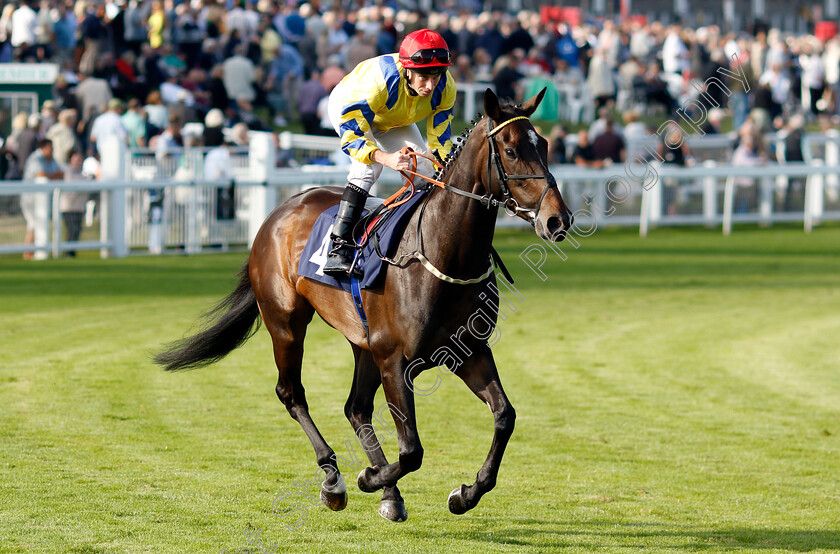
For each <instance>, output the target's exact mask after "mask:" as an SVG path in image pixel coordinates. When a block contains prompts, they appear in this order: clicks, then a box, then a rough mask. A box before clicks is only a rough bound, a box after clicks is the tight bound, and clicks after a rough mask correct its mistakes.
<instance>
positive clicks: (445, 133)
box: [438, 125, 452, 146]
mask: <svg viewBox="0 0 840 554" xmlns="http://www.w3.org/2000/svg"><path fill="white" fill-rule="evenodd" d="M450 137H452V126H451V125H447V126H446V129H444V130H443V132H442V133H441V134H440V137H438V140H439V141H440V144H441V146H443V145H445V144H446V142H447V141H448V140H449V139H450Z"/></svg>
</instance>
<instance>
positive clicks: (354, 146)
mask: <svg viewBox="0 0 840 554" xmlns="http://www.w3.org/2000/svg"><path fill="white" fill-rule="evenodd" d="M365 144H367V141H365V140H364V139H356V140H354V141H353V142H348V143H347V144H343V145H341V149H342V150H344V152H346V153H347V155H348V156H349V155H350V150H360V149H362V148H364V147H365Z"/></svg>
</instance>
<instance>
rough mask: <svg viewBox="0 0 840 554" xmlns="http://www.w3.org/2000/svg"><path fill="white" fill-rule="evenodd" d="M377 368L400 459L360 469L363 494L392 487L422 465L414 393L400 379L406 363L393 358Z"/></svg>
mask: <svg viewBox="0 0 840 554" xmlns="http://www.w3.org/2000/svg"><path fill="white" fill-rule="evenodd" d="M377 365H379V367H380V368H381V369H382V371H381V375H382V389H383V390H384V391H385V400H387V401H388V404H389V407H390V410H391V416H392V417H393V419H394V424H395V426H396V429H397V440H398V442H399V447H400V456H399V461H398V462H394V463H391V464H387V465H384V466H373V467H368V468H365V469H363V470H362V472H361V473H359V479H358V483H359V488H360V489H361V490H362V491H364V492H374V491H377V490H379V489H381V488H383V487H392V486H394V485H396V484H397V481H399V480H400V479H401V478H402V477H403V475H406V474H407V473H410V472H412V471H417V470H418V469H420V464H422V463H423V446H422V445H421V444H420V436H419V435H418V433H417V419H416V415H415V413H414V393H413V391H412V390H411V388H410V387H409V385H408V382H407V380H406V378H405V375H404V373H405V371H406V370H407V369H406V367H407V366H408V362H407V361H406V360H405V358H403V357H402V355H400V354H394V355H393V356H391V357H390V358H388V359H386V360H384V361H383V362H382V363H378V364H377Z"/></svg>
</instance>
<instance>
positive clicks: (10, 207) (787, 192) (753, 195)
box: [0, 135, 840, 257]
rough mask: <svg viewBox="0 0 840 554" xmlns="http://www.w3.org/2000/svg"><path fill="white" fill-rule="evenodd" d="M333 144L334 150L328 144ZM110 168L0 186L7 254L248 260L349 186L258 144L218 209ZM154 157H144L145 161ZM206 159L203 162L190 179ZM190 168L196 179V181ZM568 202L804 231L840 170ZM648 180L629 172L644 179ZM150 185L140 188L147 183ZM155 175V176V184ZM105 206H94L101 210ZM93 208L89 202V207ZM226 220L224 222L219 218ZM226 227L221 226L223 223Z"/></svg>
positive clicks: (716, 173) (579, 188)
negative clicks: (305, 201) (82, 206)
mask: <svg viewBox="0 0 840 554" xmlns="http://www.w3.org/2000/svg"><path fill="white" fill-rule="evenodd" d="M296 137H297V136H294V135H293V136H287V137H286V139H285V142H284V139H283V138H282V137H281V140H280V146H281V148H283V149H286V150H293V149H295V148H300V149H308V150H309V151H310V152H313V151H317V150H319V149H321V151H322V152H327V151H328V147H329V146H330V144H337V139H332V138H331V137H308V138H306V139H298V138H296ZM811 140H812V141H813V143H816V144H822V145H823V147H824V149H825V153H826V154H827V157H829V159H831V158H830V156H829V155H828V154H831V146H830V145H832V144H834V145H835V146H836V144H837V138H836V137H832V136H828V137H812V139H811ZM329 141H336V142H329ZM115 148H116V149H115V150H114V152H109V153H108V154H106V155H104V156H103V176H104V180H102V181H78V182H63V181H50V182H49V183H46V184H37V183H25V182H21V181H5V182H0V254H3V253H5V254H9V253H21V252H39V253H40V256H41V257H45V256H46V255H49V254H51V255H53V256H59V255H61V253H62V252H64V251H67V250H101V251H102V255H103V256H108V255H111V256H125V255H128V254H134V253H146V252H152V253H155V252H158V251H159V252H167V251H173V250H177V251H183V252H187V253H193V252H200V251H205V250H219V249H221V250H225V249H232V248H242V249H244V248H247V246H248V245H249V244H250V243H251V241H252V240H253V237H254V236H255V234H256V232H257V230H258V229H259V227H260V226H261V224H262V222H263V221H264V219H265V218H266V216H267V215H268V214H269V213H270V212H271V210H272V209H273V208H274V207H275V206H276V205H277V204H278V203H280V202H281V201H283V200H285V199H286V198H288V197H290V196H291V195H292V194H295V193H297V192H299V191H301V190H304V189H306V188H309V187H314V186H323V185H339V186H343V185H344V183H345V182H346V176H347V173H346V172H347V170H346V168H345V167H337V166H327V165H306V166H302V167H294V168H280V169H278V168H276V167H275V161H276V159H277V155H276V154H277V153H276V151H275V150H274V149H273V147H272V143H270V142H269V141H267V140H255V141H253V142H252V145H251V147H250V148H249V150H248V151H247V153H245V152H240V153H239V154H240V155H239V156H238V160H239V161H237V162H234V163H235V166H236V167H235V174H236V176H237V177H236V178H235V179H234V180H233V185H234V187H233V197H232V200H233V203H232V204H225V206H224V208H225V209H222V204H223V203H224V202H223V200H224V199H223V198H220V194H221V195H225V194H227V193H229V192H230V191H231V189H230V187H231V184H232V183H231V182H230V181H226V182H208V181H205V180H203V179H201V178H200V177H199V174H200V172H198V171H197V170H194V171H190V173H189V174H188V175H187V174H184V175H186V177H184V178H183V179H182V180H175V173H176V172H177V170H175V171H173V172H172V174H171V176H169V177H165V176H164V175H166V174H167V172H168V170H169V169H172V168H167V167H163V169H161V168H158V167H157V166H155V167H154V168H153V169H151V170H150V169H145V170H138V168H143V167H152V166H151V165H149V164H147V165H143V164H138V163H136V161H137V160H139V159H144V156H145V155H141V156H137V155H135V154H136V153H131V154H129V153H126V152H125V149H120V148H117V147H116V146H115ZM145 157H148V156H145ZM202 160H203V157H201V156H198V157H196V158H195V159H194V160H193V162H194V165H195V168H198V167H199V165H200V164H201V163H202ZM195 168H194V169H195ZM550 169H551V171H552V173H553V174H554V175H555V177H556V178H557V181H558V185H559V186H560V188H561V191H562V193H563V197H564V199H565V200H566V202H567V204H568V205H569V206H570V208H571V209H572V210H574V211H578V210H587V211H588V212H589V213H591V217H593V218H594V219H595V220H596V221H597V223H598V225H599V226H601V225H630V226H638V227H639V230H640V233H641V234H642V235H646V234H647V233H648V232H649V230H650V228H652V227H655V226H669V225H707V226H717V225H721V227H722V229H723V232H724V233H730V232H731V231H732V226H733V224H735V223H758V224H762V225H770V224H772V223H774V222H782V221H801V222H802V224H803V227H804V229H805V230H806V231H810V230H811V229H812V228H813V226H814V225H816V224H819V222H821V221H825V220H834V219H840V199H838V196H840V185H838V180H837V175H838V173H840V164H838V162H837V161H836V158H835V161H834V162H833V163H832V162H829V163H825V162H823V161H822V160H818V159H815V160H812V161H811V162H810V163H799V164H794V163H791V164H781V165H780V164H768V165H764V166H760V167H749V168H745V167H733V166H731V165H727V164H718V163H716V162H714V161H711V160H709V161H706V162H704V163H702V164H700V165H697V166H694V167H678V166H663V165H657V166H651V169H650V171H651V173H649V175H655V179H648V180H647V181H646V182H645V185H646V187H642V186H641V184H640V183H639V180H638V179H633V178H630V177H629V176H628V171H626V170H625V167H624V166H621V165H614V166H612V167H609V168H604V169H592V168H582V167H577V166H574V165H555V166H552V167H551V168H550ZM643 169H644V168H642V167H641V166H639V165H634V166H633V167H631V170H632V173H634V174H635V175H638V176H641V175H642V174H643V173H644V170H643ZM143 171H146V173H145V179H146V180H139V181H138V180H137V179H138V178H140V177H138V176H140V175H144V174H143ZM152 172H154V175H155V176H156V177H155V176H150V175H151V174H152ZM398 185H399V179H398V176H397V174H396V173H394V172H392V171H390V170H386V171H385V172H383V175H382V177H381V178H380V182H379V183H378V184H377V186H378V187H379V191H378V193H379V195H380V196H387V195H388V193H389V191H390V190H393V189H394V188H396V187H397V186H398ZM67 192H87V193H91V195H92V196H91V198H92V199H96V209H95V210H90V209H88V213H87V214H86V215H87V217H86V223H87V225H86V227H85V230H84V232H83V234H82V237H81V240H79V241H74V242H69V241H67V240H66V239H65V237H64V233H63V225H62V224H61V210H60V204H61V195H62V194H64V193H67ZM158 192H162V198H163V201H162V203H161V204H160V208H161V210H160V213H159V215H160V222H159V223H156V222H155V218H153V217H150V216H151V215H152V213H151V212H152V207H153V206H152V200H153V198H155V197H156V196H155V195H157V193H158ZM25 193H37V201H36V208H37V210H36V211H37V212H38V217H37V218H36V219H37V221H36V223H35V225H36V229H35V231H36V232H35V243H34V244H25V241H24V236H25V234H26V233H25V226H24V221H23V217H22V214H21V211H20V207H19V206H20V195H21V194H25ZM97 196H98V198H97ZM92 205H93V201H91V202H88V207H89V208H90V206H92ZM222 212H226V213H222ZM220 216H221V217H220ZM517 224H523V222H522V221H521V220H520V219H518V218H507V217H506V216H504V215H500V225H517Z"/></svg>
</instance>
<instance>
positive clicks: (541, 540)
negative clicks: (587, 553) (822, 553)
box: [476, 519, 840, 552]
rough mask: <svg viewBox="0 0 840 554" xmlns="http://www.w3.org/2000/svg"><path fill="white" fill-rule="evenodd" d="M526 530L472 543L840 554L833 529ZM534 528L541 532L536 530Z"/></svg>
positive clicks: (602, 525) (617, 526) (558, 526)
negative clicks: (830, 553)
mask: <svg viewBox="0 0 840 554" xmlns="http://www.w3.org/2000/svg"><path fill="white" fill-rule="evenodd" d="M523 524H525V525H527V526H528V528H507V529H495V530H494V531H493V533H492V534H480V535H479V536H477V537H476V538H477V539H479V540H481V541H485V542H488V543H494V544H496V543H498V544H515V545H522V546H533V547H543V548H544V547H550V548H552V549H554V548H570V547H574V548H586V549H589V550H601V549H614V548H657V549H673V550H684V549H685V550H695V551H696V550H706V549H720V548H724V549H734V550H738V549H751V550H789V551H793V552H810V551H814V550H828V551H832V552H837V551H838V550H840V530H837V529H767V528H758V527H756V528H749V527H721V528H716V529H709V528H703V527H689V526H678V525H667V524H657V523H616V522H614V521H597V520H596V521H587V522H583V523H574V524H572V523H569V524H563V523H554V522H549V521H541V520H534V519H531V520H526V521H523ZM534 527H541V528H537V529H535V528H534ZM674 527H676V529H674Z"/></svg>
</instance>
